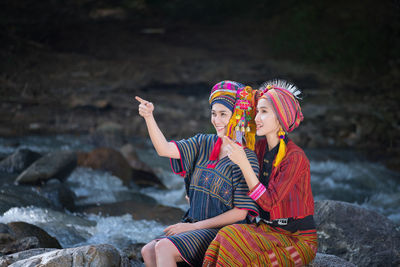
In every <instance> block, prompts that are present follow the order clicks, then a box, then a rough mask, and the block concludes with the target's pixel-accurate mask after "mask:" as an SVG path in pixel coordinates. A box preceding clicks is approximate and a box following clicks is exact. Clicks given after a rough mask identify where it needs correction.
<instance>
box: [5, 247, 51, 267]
mask: <svg viewBox="0 0 400 267" xmlns="http://www.w3.org/2000/svg"><path fill="white" fill-rule="evenodd" d="M53 250H55V248H34V249H29V250H24V251H21V252H17V253H13V254H9V255H5V256H3V257H0V267H3V266H4V267H6V266H8V265H10V264H13V263H14V262H16V261H20V260H24V259H27V258H30V257H33V256H36V255H39V254H43V253H46V252H49V251H53Z"/></svg>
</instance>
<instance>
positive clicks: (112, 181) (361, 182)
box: [0, 135, 400, 249]
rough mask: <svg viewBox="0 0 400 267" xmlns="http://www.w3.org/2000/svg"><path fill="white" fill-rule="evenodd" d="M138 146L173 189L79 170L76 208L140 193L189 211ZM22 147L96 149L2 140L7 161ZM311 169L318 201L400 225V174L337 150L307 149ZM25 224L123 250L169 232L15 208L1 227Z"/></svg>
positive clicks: (82, 140) (80, 139) (180, 188)
mask: <svg viewBox="0 0 400 267" xmlns="http://www.w3.org/2000/svg"><path fill="white" fill-rule="evenodd" d="M129 141H130V142H131V143H133V144H134V145H135V144H136V145H138V146H137V147H138V151H137V152H138V155H139V157H140V158H141V160H143V161H144V162H151V163H152V166H151V167H152V168H153V169H154V171H155V173H156V174H157V176H158V177H159V178H160V179H161V180H162V181H163V183H164V184H165V185H166V187H167V188H168V190H161V189H156V188H139V187H137V188H128V187H126V186H124V185H123V184H122V182H121V180H120V179H118V178H117V177H114V176H113V175H111V174H110V173H107V172H103V171H98V170H92V169H90V168H82V167H78V168H76V169H75V170H74V171H73V172H72V173H71V174H70V175H69V177H68V178H67V180H66V183H67V185H68V187H69V188H70V189H71V190H72V191H73V192H74V193H75V194H76V196H77V197H78V199H79V200H78V201H77V202H76V203H75V204H76V205H87V204H97V203H112V202H116V201H123V200H126V198H129V196H130V195H132V194H134V193H135V192H140V193H144V194H146V195H149V196H151V197H153V198H155V199H156V200H157V201H158V202H159V203H162V204H163V205H167V206H173V207H178V208H181V209H182V210H185V209H187V204H186V202H185V200H184V185H183V182H182V178H181V177H180V176H177V175H175V174H173V173H172V172H171V170H170V167H169V161H168V159H165V158H160V157H158V156H157V155H156V153H155V151H154V149H153V148H152V146H151V144H150V142H149V140H147V139H132V140H129ZM20 148H27V149H30V150H32V151H36V152H39V153H42V154H44V153H46V152H49V151H53V150H76V151H78V150H80V151H90V150H91V149H93V146H91V145H90V144H89V143H88V142H87V139H86V137H85V136H69V135H58V136H26V137H21V138H0V154H1V155H3V157H4V156H6V155H9V154H11V153H13V152H14V151H15V150H17V149H20ZM305 152H306V154H307V156H308V158H309V159H310V164H311V186H312V190H313V194H314V198H315V199H316V200H323V199H331V200H341V201H346V202H350V203H357V204H360V205H362V206H363V207H365V208H368V209H372V210H375V211H377V212H379V213H381V214H383V215H385V216H387V217H388V218H389V219H390V220H392V221H394V222H395V223H396V224H397V225H400V194H399V192H400V174H399V173H396V172H393V171H390V170H388V169H387V168H385V167H384V166H382V165H380V164H377V163H374V162H369V161H367V160H365V159H364V158H363V157H362V156H360V155H358V154H357V153H356V152H354V151H349V150H335V149H310V150H305ZM13 221H24V222H27V223H31V224H34V225H37V226H39V227H41V228H43V229H44V230H45V231H47V232H48V233H49V234H50V235H53V236H55V237H56V238H57V239H58V241H59V242H60V244H61V245H62V246H63V247H75V246H81V245H86V244H102V243H108V244H112V245H114V246H115V247H117V248H118V249H123V248H124V247H126V246H128V245H129V244H131V243H146V242H148V241H150V240H151V239H153V238H154V237H156V236H158V235H160V234H161V233H162V230H163V229H164V228H165V227H166V226H165V225H162V224H160V223H158V222H156V221H148V220H133V219H132V217H131V215H129V214H126V215H123V216H101V215H91V214H89V215H88V214H79V213H71V212H68V211H64V212H60V211H54V210H51V209H44V208H39V207H34V206H30V207H23V208H22V207H14V208H11V209H10V210H8V211H7V212H5V213H4V214H3V215H0V222H1V223H8V222H13Z"/></svg>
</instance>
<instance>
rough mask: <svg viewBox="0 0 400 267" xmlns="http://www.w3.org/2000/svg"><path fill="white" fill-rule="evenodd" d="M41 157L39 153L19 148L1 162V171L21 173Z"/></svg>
mask: <svg viewBox="0 0 400 267" xmlns="http://www.w3.org/2000/svg"><path fill="white" fill-rule="evenodd" d="M40 157H41V155H40V154H39V153H37V152H33V151H30V150H29V149H18V150H17V151H15V152H14V153H13V154H11V155H10V156H8V157H7V158H5V159H3V160H2V161H1V162H0V171H5V172H11V173H13V172H15V173H20V172H22V171H23V170H25V169H26V168H28V167H29V165H31V164H32V163H33V162H35V161H36V160H38V159H39V158H40Z"/></svg>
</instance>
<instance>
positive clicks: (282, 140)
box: [274, 130, 286, 167]
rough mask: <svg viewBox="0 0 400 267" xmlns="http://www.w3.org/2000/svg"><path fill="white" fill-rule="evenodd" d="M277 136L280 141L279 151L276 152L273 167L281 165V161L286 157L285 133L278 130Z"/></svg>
mask: <svg viewBox="0 0 400 267" xmlns="http://www.w3.org/2000/svg"><path fill="white" fill-rule="evenodd" d="M278 136H279V139H280V141H279V150H278V154H277V155H276V158H275V162H274V167H277V166H279V164H280V163H281V161H282V160H283V158H284V157H285V155H286V143H285V132H284V131H282V130H280V131H279V133H278ZM282 137H283V138H282Z"/></svg>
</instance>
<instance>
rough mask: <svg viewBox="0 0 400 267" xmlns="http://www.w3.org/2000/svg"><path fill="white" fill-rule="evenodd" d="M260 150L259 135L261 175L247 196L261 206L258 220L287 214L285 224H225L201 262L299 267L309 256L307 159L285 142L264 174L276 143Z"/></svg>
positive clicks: (312, 234)
mask: <svg viewBox="0 0 400 267" xmlns="http://www.w3.org/2000/svg"><path fill="white" fill-rule="evenodd" d="M265 149H266V142H265V139H264V140H261V142H260V141H259V142H258V143H257V145H256V152H257V156H258V160H259V163H260V167H261V170H262V172H261V174H262V175H261V177H262V179H261V182H260V183H259V184H258V185H257V186H255V187H254V188H253V189H252V190H251V191H250V192H249V195H250V197H251V198H253V199H254V200H255V201H256V202H257V204H259V206H260V208H261V209H262V210H263V211H262V212H261V213H260V216H261V218H262V219H265V220H268V221H269V220H275V219H280V218H290V220H289V221H290V223H289V224H288V225H285V226H279V225H278V226H277V225H276V224H271V223H268V224H267V223H265V222H264V221H261V222H260V223H259V224H255V223H254V224H234V225H230V226H226V227H224V228H222V229H221V230H220V231H219V232H218V234H217V236H216V237H215V239H214V240H213V241H212V242H211V244H210V246H209V247H208V249H207V252H206V255H205V258H204V262H203V266H275V267H278V266H303V265H307V264H308V263H310V262H311V261H312V259H314V257H315V255H316V252H317V233H316V229H315V225H314V220H313V216H312V215H313V214H314V201H313V196H312V192H311V185H310V167H309V162H308V159H307V158H306V156H305V154H304V152H303V151H302V150H301V149H300V148H299V147H297V146H296V145H295V144H294V143H293V142H292V141H290V140H289V141H288V142H287V151H286V156H285V158H284V159H283V160H282V162H281V164H280V165H279V166H278V167H277V168H275V167H273V168H272V172H271V174H269V173H270V170H269V168H268V167H269V164H271V162H270V160H271V157H269V156H268V154H269V153H272V154H276V152H277V150H278V147H276V148H274V149H273V150H271V151H269V152H268V153H265ZM264 155H266V156H267V157H264ZM271 165H272V164H271ZM263 166H265V167H264V169H263ZM263 176H264V177H263Z"/></svg>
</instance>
